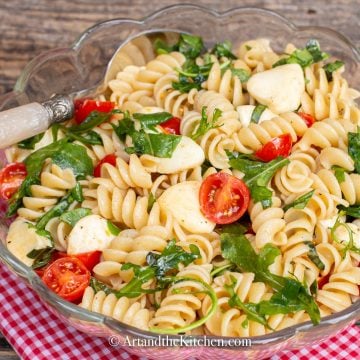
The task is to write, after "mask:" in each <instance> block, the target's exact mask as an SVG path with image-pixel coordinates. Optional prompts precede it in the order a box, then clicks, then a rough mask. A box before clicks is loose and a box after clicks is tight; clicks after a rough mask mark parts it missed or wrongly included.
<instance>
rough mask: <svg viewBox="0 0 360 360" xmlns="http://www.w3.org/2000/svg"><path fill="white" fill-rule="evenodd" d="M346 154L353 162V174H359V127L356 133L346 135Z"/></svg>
mask: <svg viewBox="0 0 360 360" xmlns="http://www.w3.org/2000/svg"><path fill="white" fill-rule="evenodd" d="M348 152H349V155H350V156H351V158H352V159H353V160H354V165H355V172H356V173H357V174H360V127H358V129H357V132H356V133H352V132H349V133H348Z"/></svg>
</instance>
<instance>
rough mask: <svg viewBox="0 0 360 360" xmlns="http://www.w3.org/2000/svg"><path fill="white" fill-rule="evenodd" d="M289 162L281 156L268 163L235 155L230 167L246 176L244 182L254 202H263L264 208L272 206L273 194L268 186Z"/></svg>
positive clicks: (246, 156) (231, 159) (250, 157)
mask: <svg viewBox="0 0 360 360" xmlns="http://www.w3.org/2000/svg"><path fill="white" fill-rule="evenodd" d="M289 162H290V161H289V160H288V159H286V158H283V157H281V156H279V157H277V158H276V159H274V160H271V161H269V162H267V163H264V162H262V161H258V160H256V159H255V158H254V157H253V156H251V155H244V154H238V155H237V157H236V156H234V154H231V156H230V161H229V164H230V167H232V168H233V169H236V170H240V171H241V172H242V173H244V174H245V176H244V178H243V181H245V183H246V185H247V186H248V187H249V189H250V192H251V197H252V199H253V200H254V202H259V201H261V203H262V206H263V208H264V209H265V208H267V207H269V206H271V198H272V192H271V190H270V189H268V188H267V185H268V183H269V181H270V180H271V178H272V177H273V175H274V174H275V172H276V171H277V170H278V169H281V168H282V167H283V166H285V165H287V164H289Z"/></svg>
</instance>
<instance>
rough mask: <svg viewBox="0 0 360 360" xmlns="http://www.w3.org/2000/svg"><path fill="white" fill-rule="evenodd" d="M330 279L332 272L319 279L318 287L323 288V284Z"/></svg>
mask: <svg viewBox="0 0 360 360" xmlns="http://www.w3.org/2000/svg"><path fill="white" fill-rule="evenodd" d="M329 279H330V272H329V273H328V274H327V275H325V276H323V277H321V278H320V279H319V281H318V288H319V289H322V288H323V286H324V285H325V284H327V283H328V282H329Z"/></svg>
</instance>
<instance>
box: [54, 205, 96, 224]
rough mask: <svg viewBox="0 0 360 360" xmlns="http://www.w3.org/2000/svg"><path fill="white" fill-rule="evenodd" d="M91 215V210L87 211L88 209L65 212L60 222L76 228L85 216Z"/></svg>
mask: <svg viewBox="0 0 360 360" xmlns="http://www.w3.org/2000/svg"><path fill="white" fill-rule="evenodd" d="M90 214H91V210H90V209H86V208H78V209H74V210H70V211H66V212H64V213H63V214H62V215H61V216H60V220H61V221H63V222H65V223H67V224H69V225H71V226H72V227H74V226H75V224H76V223H77V222H78V221H79V220H80V219H82V218H83V217H85V216H88V215H90Z"/></svg>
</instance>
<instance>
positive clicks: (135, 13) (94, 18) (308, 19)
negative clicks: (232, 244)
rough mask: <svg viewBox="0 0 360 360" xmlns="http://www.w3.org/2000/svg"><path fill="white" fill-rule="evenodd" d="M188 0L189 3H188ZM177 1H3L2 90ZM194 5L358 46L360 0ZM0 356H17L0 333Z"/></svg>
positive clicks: (229, 0)
mask: <svg viewBox="0 0 360 360" xmlns="http://www.w3.org/2000/svg"><path fill="white" fill-rule="evenodd" d="M187 2H189V1H187ZM176 3H178V1H176V0H157V1H156V3H155V2H154V1H149V0H124V1H120V0H102V1H99V0H76V1H68V0H10V1H5V0H1V1H0V34H1V37H0V94H4V93H6V92H8V91H11V89H12V88H13V86H14V84H15V81H16V78H17V77H18V76H19V74H20V72H21V70H22V68H23V67H24V66H25V64H26V63H27V62H29V61H30V60H31V59H32V58H33V57H34V56H36V55H38V54H40V53H42V52H44V51H46V50H49V49H54V48H57V47H67V46H69V45H71V43H72V42H73V41H74V40H75V39H76V38H77V37H78V36H79V35H80V34H81V33H82V32H83V31H84V30H85V29H87V28H88V27H89V26H91V25H93V24H95V23H96V22H99V21H104V20H108V19H111V18H115V17H130V18H141V17H143V16H145V15H147V14H149V13H151V12H153V11H155V10H158V9H160V8H162V7H164V6H167V5H173V4H176ZM195 3H196V4H201V5H204V6H206V7H208V8H214V9H216V10H219V11H224V10H227V9H230V8H232V7H235V6H239V5H241V6H258V7H263V8H266V9H270V10H274V11H277V12H279V13H280V14H281V15H283V16H286V17H287V18H288V19H290V20H291V21H293V22H294V23H295V24H296V25H317V26H319V25H320V26H326V27H331V28H333V29H335V30H337V31H340V32H342V33H343V34H344V35H346V36H347V37H348V38H350V40H352V41H353V42H354V43H355V45H356V46H358V47H359V48H360V1H359V0H353V1H350V0H336V1H333V0H332V1H329V0H327V1H326V0H317V1H314V0H302V1H296V0H282V1H279V0H262V1H254V0H242V1H239V0H222V1H210V0H199V1H197V2H195ZM0 359H4V360H5V359H6V360H15V359H18V356H17V355H16V354H15V352H13V351H11V350H10V347H9V345H7V343H6V342H5V340H4V339H3V338H2V337H1V334H0Z"/></svg>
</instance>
